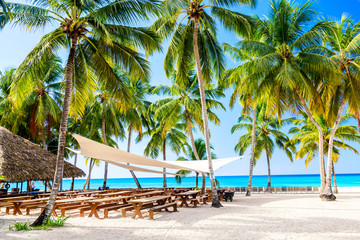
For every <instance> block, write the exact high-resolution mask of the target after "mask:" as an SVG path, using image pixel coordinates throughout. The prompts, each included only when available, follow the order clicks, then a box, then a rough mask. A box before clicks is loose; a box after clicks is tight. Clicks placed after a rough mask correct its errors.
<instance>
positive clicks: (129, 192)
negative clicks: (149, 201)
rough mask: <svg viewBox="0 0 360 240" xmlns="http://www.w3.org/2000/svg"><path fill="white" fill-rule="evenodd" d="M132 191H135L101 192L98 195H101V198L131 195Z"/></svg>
mask: <svg viewBox="0 0 360 240" xmlns="http://www.w3.org/2000/svg"><path fill="white" fill-rule="evenodd" d="M132 193H133V192H132V191H121V192H113V193H104V194H99V195H97V197H99V198H107V197H117V196H124V195H125V196H129V195H131V194H132Z"/></svg>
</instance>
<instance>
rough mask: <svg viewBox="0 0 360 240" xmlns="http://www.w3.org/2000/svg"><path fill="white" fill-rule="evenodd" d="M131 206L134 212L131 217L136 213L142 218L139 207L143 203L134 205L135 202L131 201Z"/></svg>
mask: <svg viewBox="0 0 360 240" xmlns="http://www.w3.org/2000/svg"><path fill="white" fill-rule="evenodd" d="M132 205H133V207H134V214H133V215H132V216H131V217H132V218H135V217H136V215H138V216H139V218H141V219H142V218H143V216H142V215H141V212H140V209H141V207H142V205H143V203H139V204H138V205H136V203H132Z"/></svg>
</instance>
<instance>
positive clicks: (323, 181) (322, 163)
mask: <svg viewBox="0 0 360 240" xmlns="http://www.w3.org/2000/svg"><path fill="white" fill-rule="evenodd" d="M298 96H299V98H300V102H301V105H302V106H303V107H304V110H305V112H306V114H307V115H308V117H309V119H310V121H311V122H312V123H313V124H314V126H315V127H316V129H317V130H318V132H319V160H320V182H321V187H320V193H321V192H322V191H323V190H324V189H325V184H326V178H325V161H324V134H323V131H322V129H321V127H320V125H319V124H318V123H317V122H316V120H315V119H314V117H313V115H312V114H311V112H310V110H309V108H308V107H307V105H306V102H305V99H304V98H303V97H302V96H301V95H300V94H299V93H298Z"/></svg>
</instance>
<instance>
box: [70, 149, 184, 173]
mask: <svg viewBox="0 0 360 240" xmlns="http://www.w3.org/2000/svg"><path fill="white" fill-rule="evenodd" d="M67 149H68V150H70V151H72V152H74V153H76V154H81V151H80V150H75V149H72V148H68V147H67ZM100 160H101V159H100ZM102 161H105V160H102ZM106 162H108V163H111V164H113V165H116V166H119V167H122V168H125V169H128V170H132V171H138V172H149V173H159V174H169V175H176V176H183V175H182V174H176V173H168V172H162V171H157V170H153V169H147V168H142V167H136V166H130V165H126V164H123V163H119V162H116V161H109V160H106Z"/></svg>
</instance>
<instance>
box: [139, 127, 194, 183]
mask: <svg viewBox="0 0 360 240" xmlns="http://www.w3.org/2000/svg"><path fill="white" fill-rule="evenodd" d="M181 129H183V126H181V124H176V125H174V126H172V127H171V128H165V127H164V124H163V123H162V122H158V123H156V125H155V128H154V129H152V130H151V131H147V132H144V136H147V137H150V141H149V143H148V144H147V145H146V147H145V150H144V154H145V156H150V157H151V158H157V157H158V156H159V154H160V152H162V154H163V160H164V161H166V149H167V148H170V150H171V151H173V152H175V153H176V154H177V155H179V154H180V152H181V151H184V144H185V143H186V140H187V139H186V135H185V134H184V133H182V131H181ZM137 140H139V138H138V139H137ZM163 170H164V172H165V171H166V169H165V168H164V169H163ZM166 186H167V184H166V174H163V187H166Z"/></svg>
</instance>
